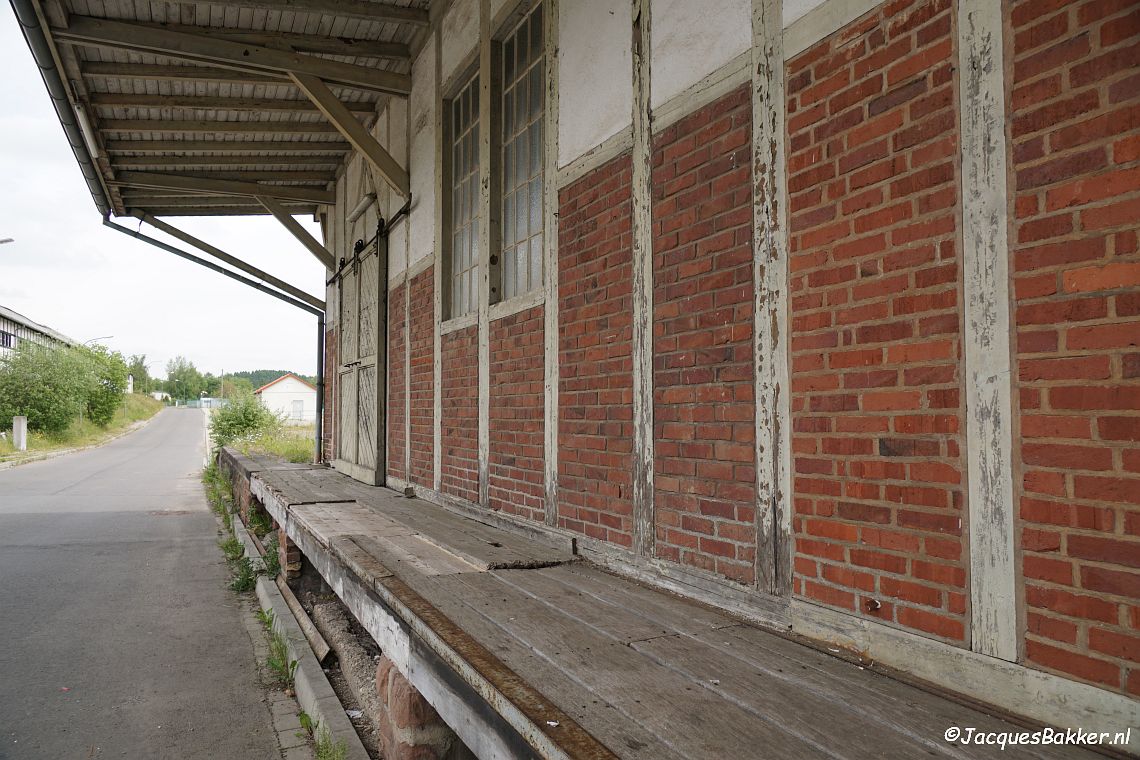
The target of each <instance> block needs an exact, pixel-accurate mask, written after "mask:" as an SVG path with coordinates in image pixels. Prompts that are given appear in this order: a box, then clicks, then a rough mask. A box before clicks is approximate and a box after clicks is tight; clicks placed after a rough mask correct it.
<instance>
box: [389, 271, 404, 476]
mask: <svg viewBox="0 0 1140 760" xmlns="http://www.w3.org/2000/svg"><path fill="white" fill-rule="evenodd" d="M405 287H406V285H404V284H403V283H401V284H400V285H397V286H396V287H394V288H391V289H390V290H389V291H388V475H390V476H392V477H397V478H406V477H407V468H406V466H405V452H406V449H405V446H407V433H406V430H405V425H404V422H405V420H406V419H407V415H406V414H405V411H404V410H405V404H404V399H405V394H406V393H407V392H408V381H407V377H408V376H407V361H406V360H405V357H404V341H406V340H407V320H406V319H405V315H406V310H405V308H404V288H405Z"/></svg>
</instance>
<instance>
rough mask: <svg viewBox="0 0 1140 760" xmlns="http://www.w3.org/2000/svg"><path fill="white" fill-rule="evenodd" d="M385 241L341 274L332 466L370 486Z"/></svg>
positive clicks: (379, 407) (376, 436) (376, 467)
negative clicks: (336, 435)
mask: <svg viewBox="0 0 1140 760" xmlns="http://www.w3.org/2000/svg"><path fill="white" fill-rule="evenodd" d="M386 261H387V256H386V241H385V240H384V239H383V238H378V239H377V240H376V241H375V242H373V244H372V245H370V246H367V247H366V248H365V249H364V250H362V251H361V252H360V253H358V254H356V255H354V256H353V258H352V261H351V262H349V263H348V264H346V265H345V267H344V269H343V271H342V272H341V275H340V283H339V288H340V298H339V303H340V332H339V336H340V346H339V348H340V351H339V354H338V357H337V358H338V361H339V362H340V364H339V366H338V367H337V375H338V377H337V379H338V381H339V385H338V388H339V393H337V404H338V406H339V409H338V410H337V415H338V417H337V418H338V420H339V421H340V427H339V428H338V429H339V440H338V442H337V443H338V446H337V458H336V460H335V461H334V462H333V466H334V467H335V468H336V469H337V470H340V471H341V472H344V473H345V474H347V475H349V476H351V477H353V478H355V479H356V480H360V481H363V482H365V483H368V484H370V485H381V484H383V483H384V462H385V459H386V457H385V455H384V397H385V394H384V392H383V378H384V376H385V374H384V373H385V370H386V358H385V349H386V347H387V340H386V339H385V335H386V333H387V329H386V321H387V314H388V288H387V287H386V285H387V279H388V271H387V266H386Z"/></svg>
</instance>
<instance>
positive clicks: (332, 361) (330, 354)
mask: <svg viewBox="0 0 1140 760" xmlns="http://www.w3.org/2000/svg"><path fill="white" fill-rule="evenodd" d="M338 345H339V344H338V343H337V330H336V328H335V327H332V328H330V329H328V330H326V331H325V378H324V379H325V385H324V389H325V399H324V408H322V409H321V453H322V456H323V458H324V461H326V462H331V461H333V460H334V459H336V440H337V438H336V432H337V424H336V412H337V408H338V407H337V395H336V392H337V383H336V371H337V355H338V354H337V346H338Z"/></svg>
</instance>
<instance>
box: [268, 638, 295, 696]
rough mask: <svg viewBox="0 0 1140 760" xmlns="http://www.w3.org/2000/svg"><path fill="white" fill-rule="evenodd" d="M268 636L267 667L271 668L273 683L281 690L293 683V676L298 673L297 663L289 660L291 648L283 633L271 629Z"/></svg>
mask: <svg viewBox="0 0 1140 760" xmlns="http://www.w3.org/2000/svg"><path fill="white" fill-rule="evenodd" d="M268 636H269V657H268V658H267V659H266V661H265V665H266V667H268V668H269V673H270V675H271V676H272V677H273V681H274V682H275V683H276V684H277V685H278V686H280V687H281V688H285V687H287V686H289V685H290V684H291V683H293V674H294V673H296V671H297V661H296V660H290V659H289V646H288V643H287V642H286V640H285V636H284V635H283V634H282V633H280V632H279V631H274V630H272V629H270V630H269V632H268Z"/></svg>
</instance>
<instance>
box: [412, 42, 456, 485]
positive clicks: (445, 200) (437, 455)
mask: <svg viewBox="0 0 1140 760" xmlns="http://www.w3.org/2000/svg"><path fill="white" fill-rule="evenodd" d="M434 34H435V189H436V193H437V194H438V195H437V197H438V198H439V208H438V209H437V210H436V214H435V240H436V243H435V270H434V273H433V277H434V280H435V287H434V289H433V303H432V327H431V343H432V353H431V356H432V362H431V363H432V366H431V378H432V379H431V387H432V403H431V408H432V416H431V439H432V448H431V487H432V489H433V490H435V491H438V490H439V488H440V484H441V482H442V479H443V466H442V464H443V452H442V446H443V387H442V386H443V362H442V361H441V359H440V349H441V342H442V341H441V339H440V325H442V324H443V269H444V265H443V262H444V251H448V250H450V246H449V245H448V244H447V241H446V237H447V224H448V223H449V221H450V217H451V213H450V212H451V202H450V198H451V193H450V192H448V191H447V190H446V189H445V188H444V186H443V177H444V173H443V160H444V159H443V154H444V151H445V150H446V148H445V147H444V134H445V128H444V121H445V119H444V114H445V113H446V103H445V102H444V100H443V85H442V82H441V78H442V76H443V34H442V33H441V32H440V30H439V28H438V27H436V29H435V32H434ZM405 474H408V473H405ZM409 480H410V477H409Z"/></svg>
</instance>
